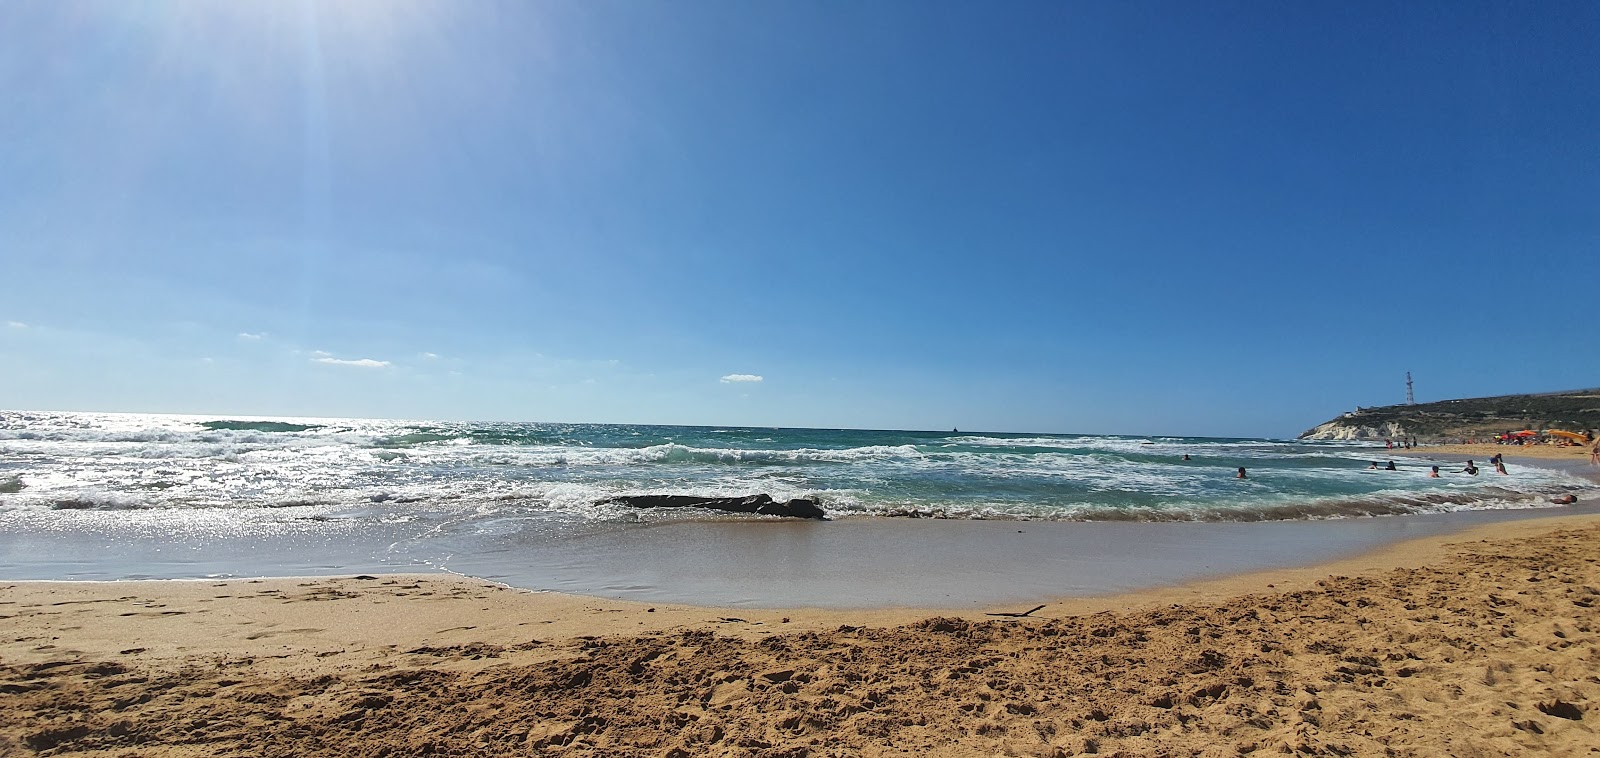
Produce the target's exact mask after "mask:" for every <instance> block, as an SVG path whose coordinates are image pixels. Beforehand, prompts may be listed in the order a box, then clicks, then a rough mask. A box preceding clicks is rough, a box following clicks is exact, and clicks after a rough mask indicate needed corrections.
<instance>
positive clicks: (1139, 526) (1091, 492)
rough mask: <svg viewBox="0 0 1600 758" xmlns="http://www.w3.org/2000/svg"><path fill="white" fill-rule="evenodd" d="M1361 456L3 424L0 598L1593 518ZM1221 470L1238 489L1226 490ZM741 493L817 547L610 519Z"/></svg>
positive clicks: (980, 569)
mask: <svg viewBox="0 0 1600 758" xmlns="http://www.w3.org/2000/svg"><path fill="white" fill-rule="evenodd" d="M1385 453H1386V451H1385V450H1383V449H1382V448H1381V447H1380V448H1374V447H1372V446H1352V445H1345V444H1335V443H1302V442H1292V441H1282V440H1258V439H1217V438H1192V437H1133V436H1114V435H1113V436H1097V435H1038V434H1028V435H1023V434H990V433H971V432H905V431H862V430H839V429H766V428H730V427H663V426H628V425H600V424H536V423H492V424H474V423H445V422H409V421H386V420H372V419H302V418H277V419H257V418H229V417H194V416H170V415H147V414H101V413H36V412H0V578H5V579H137V578H184V577H230V576H298V575H309V574H350V573H363V572H377V571H393V570H400V571H413V570H422V571H440V570H443V571H454V572H460V573H466V574H470V575H473V576H480V577H485V578H490V579H495V580H498V581H504V582H507V583H510V584H513V585H515V586H520V587H527V588H532V589H560V590H563V591H568V592H577V593H580V594H595V595H607V596H618V597H624V596H626V597H634V598H637V599H642V600H646V599H647V600H650V601H651V602H656V601H666V600H670V601H680V602H700V603H709V604H713V605H744V604H756V605H761V604H766V605H776V606H784V605H786V604H823V605H829V604H832V605H840V604H842V605H895V604H906V603H912V604H940V603H949V602H955V601H956V600H958V599H961V598H965V602H980V601H983V600H984V599H988V600H989V601H993V600H994V599H995V598H1000V597H1009V596H1010V595H1008V594H1007V593H1015V594H1017V596H1018V597H1022V596H1030V597H1031V596H1041V597H1042V596H1047V595H1049V594H1050V593H1075V592H1102V591H1112V590H1120V589H1129V588H1132V587H1134V586H1144V585H1151V584H1156V583H1159V582H1161V581H1177V580H1181V579H1184V578H1193V577H1196V576H1202V575H1206V573H1207V572H1216V571H1220V570H1227V569H1229V568H1231V569H1235V570H1245V569H1248V568H1250V567H1251V566H1264V565H1272V564H1274V563H1275V562H1280V561H1283V560H1287V559H1288V558H1287V557H1294V558H1304V559H1307V560H1311V559H1316V558H1317V557H1318V556H1322V557H1327V556H1329V555H1334V554H1339V553H1340V552H1341V551H1348V550H1355V549H1359V548H1360V546H1361V545H1366V544H1372V543H1373V541H1374V540H1382V539H1398V538H1403V537H1405V536H1408V535H1413V534H1414V533H1415V532H1416V530H1418V529H1420V528H1423V527H1424V526H1425V524H1424V523H1423V522H1425V521H1429V520H1432V519H1434V517H1432V516H1421V517H1418V518H1417V519H1402V518H1364V517H1365V516H1372V515H1377V516H1387V515H1390V514H1407V513H1422V514H1428V513H1439V514H1443V513H1444V512H1450V511H1477V512H1476V513H1457V514H1451V515H1449V516H1448V518H1449V519H1452V520H1460V519H1463V518H1465V519H1468V520H1472V519H1476V518H1478V517H1484V518H1497V517H1500V516H1510V515H1512V512H1510V511H1507V510H1504V509H1529V508H1536V507H1541V506H1546V505H1549V502H1548V501H1549V498H1550V496H1551V495H1554V494H1565V493H1568V492H1572V493H1577V494H1580V495H1582V494H1586V493H1591V492H1593V491H1594V488H1593V486H1592V485H1591V484H1589V483H1588V482H1586V481H1584V480H1581V479H1578V478H1575V477H1573V476H1570V475H1568V474H1565V473H1562V472H1559V471H1553V470H1547V469H1540V468H1532V467H1525V466H1521V465H1517V463H1516V461H1515V457H1513V463H1512V465H1511V473H1510V475H1508V476H1498V475H1495V474H1492V473H1488V474H1483V475H1480V476H1477V477H1472V476H1468V475H1466V474H1461V473H1457V472H1458V470H1459V469H1460V466H1459V465H1450V466H1447V467H1446V471H1447V473H1446V474H1445V476H1444V477H1442V478H1439V479H1430V478H1428V477H1427V475H1426V472H1427V462H1426V461H1423V460H1419V459H1404V458H1395V460H1396V461H1397V463H1398V466H1399V469H1400V470H1399V471H1393V472H1389V471H1371V470H1368V468H1367V466H1368V463H1369V461H1372V460H1379V461H1382V460H1387V458H1385V457H1383V456H1384V454H1385ZM1184 455H1188V456H1190V459H1191V460H1188V461H1184V460H1183V456H1184ZM1240 466H1243V467H1246V468H1247V469H1248V471H1249V474H1250V478H1249V479H1246V480H1239V479H1236V478H1235V477H1234V472H1235V470H1236V469H1237V468H1238V467H1240ZM757 493H766V494H769V495H771V496H773V497H774V498H777V499H779V500H784V499H790V498H796V497H806V498H812V499H815V500H817V501H818V502H819V503H820V504H821V506H822V507H823V508H824V509H825V510H826V512H827V513H828V515H829V517H830V518H831V519H833V522H832V523H829V524H823V523H819V522H802V521H796V520H783V519H777V518H776V517H765V516H745V515H733V514H728V513H722V512H714V511H706V510H699V509H646V510H640V509H634V508H630V507H627V506H624V505H620V504H616V503H612V502H608V501H609V499H611V498H613V497H616V496H618V495H639V494H688V495H702V496H733V495H751V494H757ZM1491 511H1498V512H1491ZM911 515H916V516H924V517H930V516H931V517H938V518H943V519H948V520H947V521H942V522H938V523H934V522H931V521H928V520H924V519H917V520H912V519H908V518H903V517H905V516H911ZM1439 518H1446V516H1444V515H1441V516H1440V517H1439ZM1419 519H1420V520H1419ZM1313 520H1315V521H1317V522H1319V523H1316V524H1313V523H1310V522H1311V521H1313ZM780 521H781V522H783V523H778V522H780ZM1039 521H1050V522H1056V523H1051V524H1037V523H1036V522H1039ZM1024 522H1034V523H1033V524H1032V525H1029V524H1027V523H1024ZM1151 522H1160V523H1151ZM1196 522H1199V523H1196ZM1231 522H1257V523H1250V524H1245V523H1231ZM655 526H659V527H663V528H647V527H655ZM1434 526H1435V527H1437V526H1440V525H1439V524H1435V525H1434ZM935 527H938V528H935ZM1295 535H1299V536H1295ZM1107 540H1109V541H1107ZM1029 546H1031V547H1029ZM1023 548H1027V549H1026V550H1024V549H1023ZM1019 551H1020V552H1019ZM1030 551H1031V552H1030ZM1183 556H1187V558H1183V559H1182V560H1178V559H1179V558H1181V557H1183ZM864 576H870V577H873V580H872V581H871V582H863V581H862V577H864ZM957 588H964V589H960V590H959V591H958V589H957ZM873 593H877V594H873Z"/></svg>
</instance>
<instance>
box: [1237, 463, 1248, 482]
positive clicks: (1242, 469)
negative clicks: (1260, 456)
mask: <svg viewBox="0 0 1600 758" xmlns="http://www.w3.org/2000/svg"><path fill="white" fill-rule="evenodd" d="M1235 478H1237V479H1249V478H1250V477H1248V476H1245V475H1244V467H1243V466H1240V467H1239V474H1238V475H1237V476H1236V477H1235Z"/></svg>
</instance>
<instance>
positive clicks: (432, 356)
mask: <svg viewBox="0 0 1600 758" xmlns="http://www.w3.org/2000/svg"><path fill="white" fill-rule="evenodd" d="M418 357H420V358H422V359H423V360H425V361H436V360H439V354H438V353H421V354H420V355H419V356H418Z"/></svg>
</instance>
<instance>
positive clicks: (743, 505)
mask: <svg viewBox="0 0 1600 758" xmlns="http://www.w3.org/2000/svg"><path fill="white" fill-rule="evenodd" d="M606 502H608V503H621V504H623V505H631V506H633V507H635V508H711V509H713V510H718V511H728V512H729V513H759V514H761V515H763V516H786V517H790V518H810V519H827V518H828V516H827V514H826V513H824V512H823V511H822V508H821V507H819V506H818V505H817V501H815V500H808V499H806V498H795V499H793V500H790V501H788V502H784V503H780V502H778V501H776V500H773V499H772V496H771V495H768V494H765V493H763V494H760V495H749V496H746V497H699V496H697V495H622V496H620V497H614V498H611V499H610V500H607V501H606Z"/></svg>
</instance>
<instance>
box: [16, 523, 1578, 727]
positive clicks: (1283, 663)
mask: <svg viewBox="0 0 1600 758" xmlns="http://www.w3.org/2000/svg"><path fill="white" fill-rule="evenodd" d="M0 590H3V594H0V682H7V683H10V684H8V685H7V686H6V687H3V688H0V707H7V708H8V709H9V710H10V711H11V712H14V713H18V714H19V715H20V718H19V719H18V720H17V721H16V722H15V723H14V724H12V725H11V726H5V727H0V752H5V753H9V752H11V751H12V750H15V751H17V752H19V753H20V752H22V751H24V750H41V749H53V750H54V751H56V752H53V753H52V754H65V755H72V754H76V753H75V751H84V752H98V751H103V750H107V749H112V748H127V749H147V748H153V747H161V748H163V750H164V751H165V750H173V751H176V752H178V753H179V754H187V750H185V749H184V746H188V747H189V748H192V749H193V751H194V754H202V753H205V754H211V753H215V752H221V753H227V752H229V751H230V750H231V751H233V752H239V751H243V752H249V753H251V754H264V755H291V754H322V755H335V754H352V753H356V754H367V753H371V754H377V753H376V752H374V751H377V750H378V749H379V748H384V749H386V750H387V751H388V752H398V753H401V754H415V753H419V752H430V751H431V752H437V753H452V752H466V753H475V754H507V753H519V754H526V753H533V754H542V753H544V752H551V753H554V752H573V751H576V752H590V753H593V754H606V755H668V754H678V753H674V752H673V751H674V750H681V751H682V753H681V754H685V755H689V754H704V753H712V754H719V755H838V754H860V755H916V754H922V755H952V756H953V755H968V754H974V753H980V754H997V753H1001V752H1006V751H1007V750H1011V751H1013V752H1018V753H1020V754H1031V755H1071V754H1075V753H1079V752H1089V751H1091V749H1092V750H1100V751H1108V752H1110V751H1114V750H1118V749H1121V750H1127V751H1130V752H1132V753H1135V754H1144V753H1148V752H1157V751H1160V750H1180V751H1182V750H1193V751H1201V750H1205V749H1210V747H1211V746H1216V745H1222V746H1224V747H1226V748H1227V752H1229V753H1233V754H1237V753H1239V752H1254V751H1256V750H1263V751H1268V752H1275V751H1277V750H1278V749H1281V748H1283V747H1288V748H1290V749H1294V750H1299V749H1310V750H1312V751H1313V752H1316V751H1317V750H1323V749H1333V748H1349V749H1352V750H1354V751H1356V752H1365V751H1366V749H1367V748H1374V749H1375V748H1376V746H1377V745H1378V744H1380V742H1379V741H1383V742H1387V743H1389V744H1390V745H1393V746H1397V747H1404V746H1410V749H1414V750H1417V751H1419V752H1424V753H1433V754H1461V753H1460V750H1462V749H1465V748H1467V747H1473V748H1474V749H1477V748H1481V747H1489V746H1494V747H1495V748H1496V749H1497V750H1498V751H1505V752H1516V751H1545V752H1561V751H1562V750H1574V751H1576V750H1577V749H1578V748H1579V746H1582V745H1588V744H1594V740H1595V738H1596V735H1595V726H1594V724H1593V721H1594V719H1592V718H1591V719H1588V720H1579V719H1574V718H1571V717H1570V715H1571V714H1572V713H1578V714H1580V715H1581V714H1582V713H1584V712H1589V711H1594V710H1595V709H1596V708H1600V684H1597V683H1595V682H1592V681H1590V680H1591V679H1592V677H1590V676H1588V672H1590V671H1592V670H1593V666H1594V664H1595V661H1594V660H1593V656H1594V655H1595V653H1594V652H1593V651H1594V650H1595V649H1596V648H1595V647H1594V646H1595V645H1597V644H1600V629H1597V628H1596V627H1595V626H1594V625H1593V623H1592V622H1593V616H1592V613H1593V611H1592V610H1591V609H1592V607H1593V605H1594V604H1596V603H1600V515H1596V514H1587V515H1571V514H1567V515H1555V516H1550V517H1548V518H1538V519H1525V520H1520V521H1514V522H1508V523H1498V524H1489V525H1483V526H1479V527H1475V528H1471V529H1468V530H1465V531H1459V532H1453V533H1449V534H1436V535H1430V536H1427V537H1422V538H1418V539H1413V540H1408V541H1405V542H1402V543H1399V544H1394V545H1390V546H1387V547H1385V548H1382V549H1379V550H1375V551H1371V552H1368V553H1364V554H1362V555H1360V556H1355V557H1348V558H1344V559H1341V560H1337V561H1332V562H1327V563H1321V564H1317V565H1315V566H1306V567H1300V568H1287V569H1274V570H1270V571H1264V572H1256V573H1251V574H1245V575H1239V576H1230V577H1226V578H1219V579H1208V580H1204V581H1198V582H1192V583H1188V584H1184V585H1181V586H1176V587H1167V588H1162V589H1157V590H1150V591H1145V592H1136V593H1129V594H1123V595H1117V596H1110V597H1100V598H1067V599H1059V600H1057V601H1055V602H1051V603H1046V604H1044V607H1043V608H1040V609H1038V610H1037V611H1035V612H1033V613H1031V614H1030V615H1027V616H1020V617H1019V616H1012V617H1006V616H990V615H986V614H987V613H993V612H1010V613H1022V612H1024V611H1028V609H1029V606H1028V605H1023V606H1018V607H1000V608H985V609H982V610H971V609H964V610H956V611H952V610H949V609H936V608H917V609H876V610H828V609H816V608H809V609H772V610H746V609H740V610H738V611H737V612H732V611H729V610H728V609H719V608H705V607H693V606H679V605H663V604H643V603H632V602H627V601H617V600H607V599H598V598H592V597H581V596H572V595H563V594H560V593H555V592H534V591H526V590H516V589H512V588H507V587H503V586H500V585H495V584H492V583H490V582H486V581H483V580H476V579H467V578H461V577H452V576H440V575H431V574H430V575H416V574H392V575H367V576H364V577H341V578H329V577H309V578H307V577H299V578H280V579H236V580H229V581H223V582H216V581H207V580H184V581H172V580H155V581H122V582H0ZM1505 632H1509V636H1507V635H1506V634H1504V633H1505ZM852 651H854V652H852ZM1096 672H1101V673H1103V674H1104V675H1105V676H1106V677H1107V678H1105V679H1101V678H1100V674H1099V673H1096ZM930 676H931V678H930ZM1286 687H1287V689H1285V688H1286ZM508 688H509V689H508ZM1452 692H1453V693H1455V694H1452V695H1449V696H1448V697H1446V696H1443V695H1441V693H1452ZM75 703H76V704H80V705H74V704H75ZM830 703H832V705H830ZM1562 703H1565V704H1566V705H1565V706H1562V705H1560V704H1562ZM485 708H487V709H488V710H484V709H485ZM85 709H87V710H85ZM1568 709H1577V710H1576V711H1571V710H1568ZM1547 710H1548V711H1550V712H1546V711H1547ZM1552 713H1553V714H1555V715H1552ZM584 714H587V715H584ZM630 714H631V715H630ZM674 714H677V715H674ZM1406 714H1409V715H1406ZM1560 714H1568V715H1560ZM690 716H692V717H693V718H689V717H690ZM675 719H676V720H679V721H681V723H678V724H677V726H674V727H672V728H666V727H663V726H662V724H663V723H674V720H675ZM796 719H797V720H796ZM1447 724H1453V725H1455V727H1452V728H1449V729H1444V728H1440V727H1442V726H1444V725H1447ZM468 727H470V729H469V728H468ZM701 727H704V729H702V728H701ZM1042 727H1048V728H1042ZM308 739H309V740H310V741H307V740H308ZM258 740H259V742H258Z"/></svg>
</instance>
